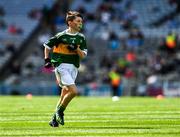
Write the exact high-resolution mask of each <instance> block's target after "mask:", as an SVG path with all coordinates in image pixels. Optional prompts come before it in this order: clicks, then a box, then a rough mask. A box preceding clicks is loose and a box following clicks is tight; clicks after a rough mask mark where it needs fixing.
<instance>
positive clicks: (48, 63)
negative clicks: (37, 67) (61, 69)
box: [44, 58, 52, 68]
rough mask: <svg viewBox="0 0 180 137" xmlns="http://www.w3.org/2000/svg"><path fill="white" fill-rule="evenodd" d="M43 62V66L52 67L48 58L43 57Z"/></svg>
mask: <svg viewBox="0 0 180 137" xmlns="http://www.w3.org/2000/svg"><path fill="white" fill-rule="evenodd" d="M44 62H45V64H44V67H45V68H50V67H52V64H51V60H50V58H46V59H44Z"/></svg>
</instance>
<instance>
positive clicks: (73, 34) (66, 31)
mask: <svg viewBox="0 0 180 137" xmlns="http://www.w3.org/2000/svg"><path fill="white" fill-rule="evenodd" d="M65 33H66V34H68V35H72V36H75V35H77V34H78V33H79V32H76V33H69V32H68V29H66V30H65Z"/></svg>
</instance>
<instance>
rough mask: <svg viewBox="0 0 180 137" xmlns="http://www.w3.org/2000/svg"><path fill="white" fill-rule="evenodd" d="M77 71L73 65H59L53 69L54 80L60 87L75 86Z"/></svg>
mask: <svg viewBox="0 0 180 137" xmlns="http://www.w3.org/2000/svg"><path fill="white" fill-rule="evenodd" d="M77 74H78V69H77V68H76V67H75V66H74V65H73V64H67V63H61V64H60V65H59V66H58V67H56V68H55V75H56V79H57V81H58V83H59V86H60V87H63V86H69V85H73V84H75V80H76V77H77Z"/></svg>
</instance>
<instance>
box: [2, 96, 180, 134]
mask: <svg viewBox="0 0 180 137" xmlns="http://www.w3.org/2000/svg"><path fill="white" fill-rule="evenodd" d="M57 100H58V97H45V96H42V97H40V96H39V97H34V96H33V97H32V99H27V98H26V97H24V96H20V97H12V96H0V136H92V137H95V136H103V137H104V136H116V137H117V136H125V137H179V136H180V98H165V99H161V100H157V99H155V98H127V97H123V98H121V99H120V101H118V102H112V100H111V98H110V97H76V98H75V99H74V100H73V101H72V102H71V103H70V104H69V107H68V108H67V109H66V111H65V125H64V126H60V127H59V128H52V127H50V126H49V125H48V122H49V120H50V118H51V115H52V113H53V111H54V108H55V105H56V102H57Z"/></svg>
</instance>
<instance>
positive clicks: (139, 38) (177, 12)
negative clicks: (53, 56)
mask: <svg viewBox="0 0 180 137" xmlns="http://www.w3.org/2000/svg"><path fill="white" fill-rule="evenodd" d="M68 10H77V11H80V12H81V13H82V14H83V15H84V29H83V33H84V34H85V35H86V37H87V41H88V51H89V52H88V56H87V58H86V59H85V60H83V61H82V63H81V67H80V69H79V71H80V72H79V76H78V78H77V81H76V82H77V84H78V87H79V94H80V95H85V96H109V95H110V94H111V86H112V85H111V84H112V79H111V78H112V77H111V74H112V73H110V72H113V71H115V70H116V72H114V73H116V74H117V75H118V76H119V77H120V82H119V95H125V96H157V95H164V96H180V52H179V50H180V1H179V0H0V94H1V95H26V94H28V93H31V94H33V95H57V94H59V89H58V86H57V84H56V82H55V76H54V73H52V72H50V71H47V70H44V69H43V64H44V59H43V46H42V44H43V43H44V42H45V41H46V40H47V39H48V38H50V37H51V36H53V35H54V34H56V33H57V32H59V31H62V30H64V29H65V28H66V24H65V23H64V17H65V13H66V12H67V11H68Z"/></svg>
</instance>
